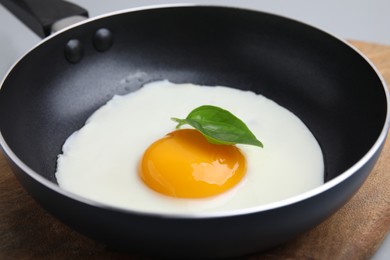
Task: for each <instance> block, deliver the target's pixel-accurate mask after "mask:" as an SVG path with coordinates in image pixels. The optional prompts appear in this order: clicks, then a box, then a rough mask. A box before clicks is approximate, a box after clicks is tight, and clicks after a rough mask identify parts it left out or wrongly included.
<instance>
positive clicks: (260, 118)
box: [56, 81, 324, 213]
mask: <svg viewBox="0 0 390 260" xmlns="http://www.w3.org/2000/svg"><path fill="white" fill-rule="evenodd" d="M205 104H208V105H215V106H219V107H222V108H224V109H227V110H229V111H230V112H232V113H233V114H234V115H236V116H237V117H239V118H240V119H241V120H243V121H244V122H245V123H246V124H247V125H248V127H249V129H251V131H252V132H253V133H254V134H255V135H256V136H257V137H258V139H259V140H261V141H262V142H263V144H264V148H263V149H262V148H259V147H255V146H249V145H238V147H239V148H240V149H241V151H242V152H243V154H244V155H245V157H246V160H247V173H246V176H245V177H244V179H243V180H242V181H241V182H240V183H239V184H238V185H237V186H236V187H234V188H233V189H231V190H229V191H227V192H225V193H223V194H221V195H218V196H214V197H210V198H204V199H177V198H172V197H168V196H164V195H161V194H159V193H157V192H155V191H153V190H151V189H150V188H148V187H147V186H146V185H145V184H144V183H143V182H142V180H141V179H140V177H139V175H138V166H139V165H138V164H139V161H140V159H141V157H142V155H143V153H144V151H145V150H146V148H147V147H148V146H149V145H150V144H152V143H153V142H154V141H156V140H158V139H160V138H162V137H163V136H164V135H166V134H167V133H169V132H171V131H173V130H174V128H175V123H174V122H172V121H171V120H170V118H171V117H177V118H185V117H186V116H187V114H188V113H189V112H190V111H191V110H193V109H194V108H196V107H198V106H201V105H205ZM56 178H57V181H58V184H59V186H60V187H61V188H63V189H65V190H68V191H70V192H72V193H75V194H78V195H80V196H83V197H85V198H88V199H92V200H96V201H99V202H102V203H106V204H108V205H111V206H116V207H122V208H126V209H132V210H137V211H142V212H157V213H164V212H168V213H191V212H216V211H225V210H235V209H241V208H248V207H253V206H258V205H263V204H267V203H271V202H276V201H280V200H283V199H286V198H289V197H292V196H294V195H298V194H301V193H303V192H305V191H308V190H310V189H313V188H315V187H318V186H320V185H322V184H323V180H324V163H323V156H322V152H321V149H320V146H319V145H318V143H317V141H316V139H315V138H314V136H313V135H312V134H311V132H310V131H309V130H308V128H307V127H306V126H305V125H304V124H303V123H302V121H301V120H300V119H299V118H298V117H296V116H295V115H294V114H293V113H291V112H290V111H288V110H287V109H285V108H283V107H281V106H279V105H278V104H276V103H275V102H273V101H272V100H270V99H267V98H265V97H264V96H262V95H257V94H255V93H253V92H250V91H242V90H237V89H233V88H229V87H219V86H218V87H208V86H197V85H193V84H173V83H171V82H169V81H158V82H152V83H149V84H146V85H145V86H143V87H142V88H141V89H139V90H137V91H135V92H133V93H130V94H127V95H125V96H114V97H113V99H111V100H110V101H109V102H108V103H107V104H106V105H104V106H102V107H101V108H100V109H98V110H97V111H95V113H93V114H92V116H91V117H90V118H89V119H88V120H87V122H86V124H85V126H84V127H82V128H81V129H80V130H79V131H77V132H75V133H73V134H72V135H71V136H70V137H69V138H68V139H67V140H66V142H65V144H64V146H63V153H62V154H60V155H59V156H58V162H57V171H56Z"/></svg>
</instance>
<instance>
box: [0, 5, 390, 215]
mask: <svg viewBox="0 0 390 260" xmlns="http://www.w3.org/2000/svg"><path fill="white" fill-rule="evenodd" d="M183 7H217V8H231V9H239V10H243V11H253V12H258V13H263V14H267V15H272V16H276V17H279V18H282V19H287V20H290V21H291V22H295V23H299V24H302V25H305V26H308V27H309V28H311V29H313V30H317V31H319V32H321V33H325V34H327V35H328V36H329V37H332V38H334V39H336V40H338V41H339V42H340V43H341V44H344V45H346V46H348V47H349V48H351V49H352V50H353V51H354V52H355V53H356V54H358V55H360V56H361V57H362V58H363V59H364V60H365V61H366V62H367V64H368V65H369V66H370V67H371V69H373V71H374V72H375V74H376V75H377V77H378V78H379V80H380V82H381V83H382V87H383V90H384V95H385V98H386V105H387V111H386V118H385V121H384V124H383V127H382V130H381V132H380V134H379V136H378V137H377V139H376V141H375V143H374V144H373V145H372V147H371V148H370V149H369V150H368V151H367V152H366V153H365V154H364V155H363V156H362V157H361V158H360V159H359V160H358V161H356V162H355V163H354V164H353V165H352V166H351V167H349V168H348V169H347V170H346V171H344V172H342V173H340V174H339V175H338V176H337V177H335V178H333V179H331V180H329V181H327V182H325V183H324V184H322V185H321V186H319V187H316V188H314V189H311V190H309V191H306V192H304V193H301V194H299V195H296V196H293V197H289V198H287V199H283V200H280V201H276V202H272V203H267V204H264V205H259V206H254V207H250V208H243V209H237V210H229V211H220V212H209V213H205V212H204V213H158V212H147V211H137V210H131V209H126V208H121V207H117V206H112V205H108V204H106V203H102V202H99V201H95V200H91V199H87V198H84V197H82V196H79V195H77V194H74V193H71V192H68V191H66V190H63V189H62V188H60V187H59V185H57V184H55V183H53V182H51V181H49V180H48V179H46V178H44V177H42V176H41V175H40V174H38V173H37V172H35V171H34V170H32V169H31V168H30V167H28V166H27V165H26V164H25V163H24V162H23V161H22V160H21V159H20V158H19V157H18V156H17V155H16V154H15V153H14V152H13V151H12V149H11V148H10V147H9V146H8V144H7V142H6V141H5V139H4V137H3V135H2V133H1V129H0V147H1V148H2V149H3V151H4V153H5V156H8V157H9V158H10V159H11V161H12V162H13V163H14V164H16V165H17V166H18V167H19V168H20V169H21V170H22V171H23V172H24V174H27V175H28V176H29V177H30V178H32V179H34V180H35V181H37V182H38V183H39V184H41V185H43V186H45V187H47V188H48V189H50V190H52V191H53V192H56V193H58V194H60V195H62V196H64V197H66V198H68V199H71V200H75V201H78V202H81V203H84V204H88V205H90V206H94V207H98V208H101V209H104V210H114V211H116V212H120V213H124V214H134V215H140V216H149V217H157V218H169V219H209V218H226V217H237V216H240V215H248V214H256V213H262V212H266V211H271V210H277V209H281V208H283V207H288V206H291V205H293V204H296V203H300V202H303V201H304V200H306V199H310V198H313V197H315V196H317V195H320V194H322V193H324V192H326V191H327V190H330V189H332V188H333V187H336V186H337V185H338V184H340V183H342V182H343V181H344V180H346V179H348V178H350V177H351V176H352V175H354V173H356V172H357V171H358V170H359V169H360V168H362V167H363V166H364V165H365V164H366V163H367V161H369V160H370V159H371V158H372V157H373V156H374V154H375V153H376V152H378V151H380V149H381V146H382V144H384V142H385V140H386V137H387V134H388V131H389V128H390V94H389V89H388V87H387V85H386V82H385V80H384V78H383V76H382V75H381V74H380V73H379V71H378V69H377V68H376V67H375V65H374V64H373V63H372V62H371V61H370V60H369V59H368V58H367V57H366V56H365V55H364V54H363V53H362V52H361V51H360V50H358V49H357V48H356V47H354V46H352V45H351V44H350V43H348V42H347V41H346V40H344V39H342V38H340V37H338V36H336V35H334V34H332V33H330V32H327V31H325V30H323V29H320V28H318V27H316V26H313V25H310V24H307V23H305V22H302V21H299V20H296V19H292V18H290V17H287V16H283V15H279V14H273V13H269V12H264V11H259V10H255V9H250V8H244V7H237V6H228V5H215V4H210V5H207V4H194V3H180V4H178V3H176V4H175V3H173V4H159V5H148V6H141V7H134V8H128V9H124V10H119V11H115V12H110V13H106V14H102V15H98V16H96V17H93V18H89V19H86V20H84V21H81V22H78V23H75V24H73V25H71V26H69V27H67V28H64V29H62V30H59V31H57V32H56V33H54V34H52V35H50V36H48V37H47V38H45V39H43V40H41V41H40V42H39V43H38V44H36V45H35V46H33V47H32V48H31V49H30V50H28V51H27V52H26V53H25V54H24V55H22V56H21V57H20V58H19V59H18V60H17V61H16V62H15V63H14V64H13V65H12V66H11V68H10V69H9V70H8V72H7V73H6V75H5V76H4V78H3V79H2V81H1V84H0V91H1V88H2V86H3V85H4V82H5V81H6V79H7V78H8V77H9V74H11V72H12V71H13V70H14V68H15V67H16V66H17V65H18V64H19V63H20V61H21V60H23V59H24V58H25V57H26V56H27V55H29V53H31V52H32V51H33V50H34V49H36V48H38V47H39V46H41V45H43V44H45V43H46V42H47V41H49V40H50V39H52V38H54V37H56V36H57V35H59V34H61V33H63V32H64V31H68V30H71V29H73V28H77V27H79V26H81V25H83V24H87V23H91V22H93V21H96V20H100V19H104V18H108V17H112V16H115V15H122V14H126V13H130V12H136V11H146V10H154V9H162V8H183Z"/></svg>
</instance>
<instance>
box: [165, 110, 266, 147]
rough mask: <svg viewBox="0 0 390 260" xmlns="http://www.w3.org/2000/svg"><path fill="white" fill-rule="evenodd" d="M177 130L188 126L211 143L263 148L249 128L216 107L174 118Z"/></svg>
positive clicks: (227, 112) (230, 114)
mask: <svg viewBox="0 0 390 260" xmlns="http://www.w3.org/2000/svg"><path fill="white" fill-rule="evenodd" d="M172 120H173V121H175V122H177V123H178V124H177V126H176V128H177V129H178V128H180V127H181V126H182V125H185V124H188V125H190V126H192V127H194V128H195V129H196V130H198V131H199V132H201V133H202V134H203V135H204V136H205V137H206V138H207V140H208V141H209V142H210V143H214V144H225V145H232V144H248V145H255V146H259V147H263V144H262V143H261V142H260V141H259V140H258V139H257V138H256V136H255V135H254V134H253V133H252V132H251V131H250V130H249V128H248V127H247V126H246V125H245V123H244V122H242V121H241V120H240V119H239V118H237V117H236V116H235V115H233V114H232V113H230V112H229V111H227V110H225V109H222V108H220V107H216V106H210V105H205V106H200V107H198V108H195V109H194V110H192V111H191V112H190V113H189V114H188V116H187V117H186V118H185V119H179V118H172Z"/></svg>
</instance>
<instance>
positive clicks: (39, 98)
mask: <svg viewBox="0 0 390 260" xmlns="http://www.w3.org/2000/svg"><path fill="white" fill-rule="evenodd" d="M101 28H107V29H109V30H110V31H111V32H112V40H113V43H112V46H111V48H109V49H108V50H106V51H97V50H96V49H95V47H94V35H95V32H96V31H97V30H98V29H101ZM71 39H77V40H79V41H80V42H81V44H82V49H83V57H82V59H81V60H80V61H79V62H77V63H70V62H68V61H67V60H66V59H65V56H64V48H65V45H66V43H67V42H68V41H69V40H71ZM161 79H168V80H170V81H173V82H177V83H183V82H191V83H196V84H206V85H225V86H231V87H235V88H239V89H244V90H252V91H255V92H257V93H261V94H263V95H265V96H267V97H269V98H271V99H273V100H275V101H276V102H278V103H279V104H281V105H282V106H285V107H287V108H288V109H290V110H291V111H293V112H294V113H295V114H296V115H298V116H299V117H300V118H301V119H302V120H303V121H304V122H305V123H306V124H307V126H308V127H309V128H310V129H311V131H312V132H313V134H314V135H315V137H316V138H317V139H318V141H319V143H320V145H321V147H322V150H323V153H324V157H325V164H326V180H329V179H331V178H333V177H335V176H337V175H339V174H340V173H342V172H343V171H345V170H346V169H348V168H349V167H350V166H352V165H353V164H354V163H356V162H357V161H358V160H359V159H360V158H361V157H362V156H363V155H364V154H366V153H367V151H368V150H369V149H370V147H371V146H372V145H373V144H374V143H375V141H376V140H377V138H378V136H379V134H380V132H381V131H382V128H383V125H384V121H385V117H386V98H385V94H384V89H383V86H382V83H381V81H380V80H379V79H378V76H377V74H376V73H375V71H374V70H373V69H372V68H371V67H370V65H369V64H368V63H367V62H366V60H365V59H364V58H362V57H361V56H359V55H357V54H356V52H355V51H353V50H352V49H351V48H350V47H348V46H346V45H345V44H344V43H342V42H340V41H339V40H337V39H335V38H334V37H332V36H329V35H328V34H326V33H324V32H321V31H319V30H316V29H313V28H311V27H309V26H307V25H304V24H301V23H298V22H294V21H291V20H288V19H285V18H281V17H277V16H273V15H269V14H262V13H258V12H251V11H245V10H237V9H231V8H221V7H180V8H179V7H176V8H161V9H151V10H142V11H135V12H129V13H123V14H117V15H113V16H109V17H105V18H101V19H98V20H95V21H92V22H89V23H86V24H83V25H80V26H78V27H75V28H72V29H70V30H67V31H65V32H62V33H61V34H59V35H56V36H55V37H53V38H51V39H49V40H48V41H45V42H44V43H43V44H41V45H40V46H38V47H37V48H35V49H34V50H32V51H31V52H30V53H29V54H28V55H27V56H25V57H24V58H23V59H22V60H21V61H20V62H19V63H18V64H17V65H16V66H15V67H14V69H13V70H12V72H11V73H10V74H9V76H8V77H7V78H6V80H5V81H4V84H3V86H2V89H1V95H0V113H1V114H0V120H1V123H0V126H1V133H2V135H3V137H4V139H5V140H6V142H7V144H8V145H9V147H10V148H11V149H12V150H13V151H14V152H15V154H16V155H17V156H18V157H19V158H20V159H21V160H22V161H23V162H24V163H26V164H27V165H28V166H29V167H31V168H32V169H33V170H35V171H36V172H38V173H40V174H42V175H43V176H45V177H46V178H48V179H50V180H52V181H55V177H54V171H55V167H56V157H57V154H59V153H60V152H61V147H62V144H63V142H64V141H65V139H66V138H67V136H69V135H70V134H71V133H72V132H73V131H75V130H77V129H78V128H80V127H81V126H82V125H83V124H84V122H85V120H86V119H87V118H88V116H89V115H90V114H91V113H92V112H93V111H94V110H95V109H97V108H98V107H99V106H101V105H102V104H104V103H105V102H106V101H107V100H109V99H110V98H111V97H112V96H113V95H114V94H125V93H128V92H130V91H134V90H136V89H138V88H139V87H141V86H142V85H143V84H144V83H147V82H150V81H153V80H161ZM161 98H164V97H161ZM150 105H151V106H153V104H150ZM243 106H245V104H243ZM155 109H156V110H158V109H159V108H158V107H156V108H155ZM265 112H266V111H253V113H265ZM134 113H139V111H134ZM145 131H148V130H147V129H146V130H145ZM286 131H288V129H286ZM130 134H131V133H130Z"/></svg>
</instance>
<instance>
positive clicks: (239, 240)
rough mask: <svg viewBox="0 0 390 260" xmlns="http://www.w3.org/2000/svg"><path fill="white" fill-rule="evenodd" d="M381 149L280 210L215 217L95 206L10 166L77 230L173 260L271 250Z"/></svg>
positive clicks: (350, 183)
mask: <svg viewBox="0 0 390 260" xmlns="http://www.w3.org/2000/svg"><path fill="white" fill-rule="evenodd" d="M381 149H382V147H381V148H380V149H379V150H378V151H377V152H376V153H375V154H374V156H373V157H372V158H371V159H370V160H369V161H368V162H367V163H366V164H365V165H364V166H363V167H362V168H361V169H359V170H358V171H356V173H355V174H354V175H353V176H351V177H350V178H348V179H346V180H345V181H344V182H342V183H340V184H339V185H337V186H335V187H334V188H332V189H329V190H327V191H325V192H323V193H320V194H318V195H316V196H313V197H311V198H309V199H306V200H303V201H300V202H298V203H295V204H292V205H288V206H285V207H281V208H276V209H271V210H267V211H260V212H254V213H251V214H244V215H237V216H227V217H216V218H212V217H211V218H195V219H193V218H192V219H191V218H180V217H164V216H153V215H144V214H129V213H128V212H121V211H118V210H112V209H109V208H102V207H94V206H91V205H87V204H84V203H80V202H78V201H76V200H73V199H70V198H69V197H66V196H63V195H61V194H59V193H57V192H55V191H53V190H51V189H49V188H47V187H46V186H44V185H42V184H40V183H38V182H37V181H35V180H34V179H32V178H31V177H30V176H29V175H27V174H25V173H24V172H23V171H21V170H20V169H19V168H18V167H16V166H15V165H14V164H13V167H14V169H15V171H14V172H15V174H16V176H17V178H18V179H19V181H21V183H22V184H23V186H24V187H25V188H26V189H27V191H28V192H29V193H30V194H31V195H32V196H33V197H34V198H35V199H36V200H37V201H38V203H40V205H42V206H43V207H44V208H46V209H47V210H48V211H49V212H51V213H52V214H53V215H54V216H56V217H57V218H58V219H60V220H62V221H63V222H64V223H66V224H67V225H69V226H70V227H72V228H74V229H75V230H77V231H79V232H81V233H83V234H85V235H87V236H89V237H91V238H93V239H96V240H98V241H100V242H103V243H105V244H107V245H109V246H112V247H113V248H119V249H120V250H125V251H128V252H130V253H137V254H138V253H140V254H143V255H149V256H154V257H167V258H177V259H183V258H186V259H191V258H193V259H199V258H210V259H216V258H226V257H237V256H243V255H248V254H252V253H255V252H259V251H262V250H265V249H269V248H271V247H273V246H276V245H278V244H281V243H283V242H286V241H288V240H289V239H292V238H294V237H295V236H297V235H298V234H301V233H303V232H305V231H307V230H309V229H310V228H312V227H314V226H315V225H317V224H319V223H320V222H322V221H323V220H324V219H326V218H327V217H329V216H330V215H331V214H333V213H334V212H335V211H336V210H337V209H338V208H340V207H341V206H342V205H343V204H344V203H345V202H346V201H347V200H348V199H349V198H350V197H352V195H353V194H354V193H355V192H356V191H357V190H358V189H359V187H360V186H361V185H362V183H363V182H364V180H365V179H366V178H367V176H368V174H369V173H370V171H371V170H372V168H373V166H374V164H375V162H376V161H377V158H378V156H379V154H380V151H381Z"/></svg>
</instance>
